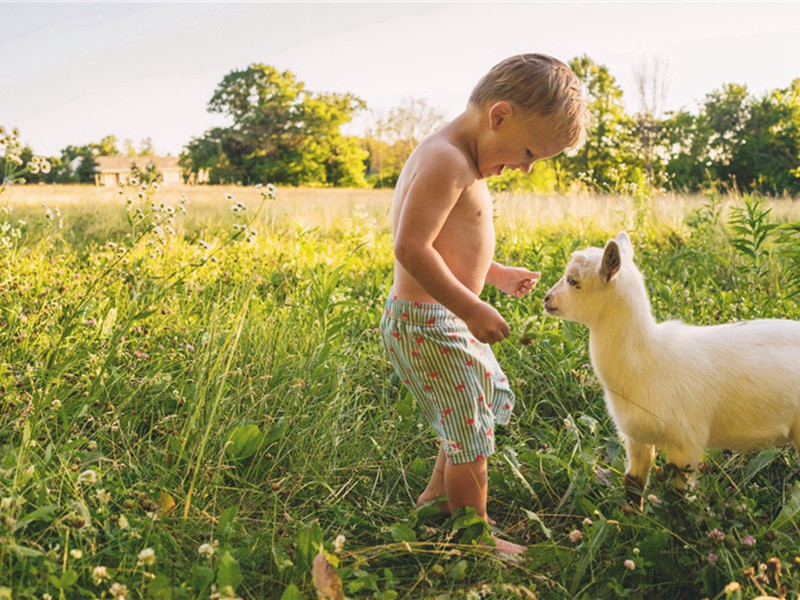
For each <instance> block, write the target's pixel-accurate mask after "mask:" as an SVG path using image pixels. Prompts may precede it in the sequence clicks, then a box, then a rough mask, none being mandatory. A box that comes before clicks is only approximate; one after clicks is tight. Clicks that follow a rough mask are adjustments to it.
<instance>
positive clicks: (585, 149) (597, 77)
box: [554, 55, 644, 191]
mask: <svg viewBox="0 0 800 600" xmlns="http://www.w3.org/2000/svg"><path fill="white" fill-rule="evenodd" d="M569 66H570V68H571V69H572V70H573V71H574V72H575V74H576V75H577V76H578V78H579V79H580V80H581V82H582V83H583V85H584V86H585V91H586V96H587V108H588V111H589V113H590V114H591V123H590V125H589V129H588V132H587V134H588V135H587V138H586V143H585V144H584V145H583V146H582V147H581V149H580V150H579V151H578V152H577V154H576V155H575V156H574V157H557V158H556V159H555V160H554V167H555V170H556V173H557V174H558V177H559V188H560V189H566V187H567V186H568V183H569V182H568V181H566V180H573V181H574V180H583V181H585V182H587V183H588V184H589V185H590V186H592V187H596V188H598V189H601V190H604V191H617V189H618V188H619V186H620V185H621V184H623V183H628V182H639V181H640V180H641V179H642V177H643V170H644V164H643V161H642V159H641V157H640V156H639V155H638V154H637V153H636V151H635V148H634V135H633V130H634V124H633V121H632V119H631V117H630V116H628V115H627V113H626V112H625V107H624V105H623V103H622V89H621V88H620V87H619V85H618V84H617V81H616V79H615V78H614V77H613V76H612V75H611V73H610V72H609V70H608V68H607V67H605V66H603V65H599V64H597V63H595V62H594V61H593V60H592V59H590V58H589V57H588V56H586V55H584V56H581V57H578V58H575V59H573V60H572V61H570V63H569Z"/></svg>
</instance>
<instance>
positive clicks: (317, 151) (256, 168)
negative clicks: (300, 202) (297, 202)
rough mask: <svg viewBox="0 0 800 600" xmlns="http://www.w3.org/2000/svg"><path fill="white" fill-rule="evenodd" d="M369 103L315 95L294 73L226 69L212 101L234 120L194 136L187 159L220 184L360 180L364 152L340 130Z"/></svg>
mask: <svg viewBox="0 0 800 600" xmlns="http://www.w3.org/2000/svg"><path fill="white" fill-rule="evenodd" d="M365 107H366V105H365V104H364V102H363V101H362V100H361V99H359V98H358V97H356V96H354V95H353V94H337V93H313V92H310V91H308V90H306V87H305V84H303V83H302V82H300V81H298V79H297V78H296V77H295V75H294V74H293V73H292V72H291V71H284V72H282V73H281V72H279V71H278V70H277V69H275V68H274V67H271V66H268V65H264V64H252V65H250V66H249V67H248V68H247V69H245V70H243V71H232V72H231V73H229V74H228V75H226V76H225V77H224V78H223V80H222V82H220V84H219V85H218V86H217V88H216V90H215V92H214V95H213V96H212V98H211V100H210V102H209V111H210V112H215V113H220V114H224V115H227V116H228V117H230V119H231V120H232V122H233V124H232V126H230V127H227V128H221V127H218V128H215V129H212V130H209V131H207V132H206V133H205V134H204V135H203V136H202V137H200V138H196V139H193V140H192V141H191V142H190V143H189V145H188V146H187V152H186V154H185V156H184V157H183V159H182V163H183V164H185V165H186V166H187V167H188V168H189V169H190V170H192V171H193V172H195V173H197V172H199V170H200V169H208V170H209V173H210V175H211V178H212V181H216V182H242V183H256V182H259V181H269V182H272V183H283V184H288V185H323V186H326V185H353V186H363V185H366V182H365V181H364V158H365V153H364V151H363V150H361V148H359V146H358V144H357V143H356V141H355V140H350V139H348V138H346V137H345V136H343V135H342V133H341V132H340V128H341V126H342V125H344V124H345V123H348V122H349V121H350V120H351V119H352V117H353V115H354V114H355V113H356V112H358V111H360V110H363V109H364V108H365Z"/></svg>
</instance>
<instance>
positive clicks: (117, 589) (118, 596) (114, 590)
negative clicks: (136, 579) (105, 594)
mask: <svg viewBox="0 0 800 600" xmlns="http://www.w3.org/2000/svg"><path fill="white" fill-rule="evenodd" d="M108 591H109V592H110V593H111V597H112V598H113V599H114V600H128V594H129V593H130V592H128V588H127V587H126V586H124V585H122V584H121V583H117V582H114V583H112V584H111V587H110V588H108Z"/></svg>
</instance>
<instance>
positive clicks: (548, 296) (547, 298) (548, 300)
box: [544, 294, 550, 302]
mask: <svg viewBox="0 0 800 600" xmlns="http://www.w3.org/2000/svg"><path fill="white" fill-rule="evenodd" d="M544 301H545V302H550V294H547V295H546V296H545V297H544Z"/></svg>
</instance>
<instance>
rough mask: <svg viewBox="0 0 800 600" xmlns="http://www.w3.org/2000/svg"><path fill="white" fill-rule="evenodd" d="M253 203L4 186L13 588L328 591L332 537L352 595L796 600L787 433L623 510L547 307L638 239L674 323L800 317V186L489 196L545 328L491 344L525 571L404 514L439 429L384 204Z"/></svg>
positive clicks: (509, 254)
mask: <svg viewBox="0 0 800 600" xmlns="http://www.w3.org/2000/svg"><path fill="white" fill-rule="evenodd" d="M181 194H186V195H187V197H188V200H189V203H188V204H184V205H183V206H184V207H185V208H186V209H187V214H185V215H184V214H182V213H181V212H180V210H178V211H177V212H176V215H175V216H174V217H170V215H169V213H168V211H167V209H166V206H165V207H164V209H163V210H159V211H158V212H155V213H154V212H153V211H152V210H151V209H150V204H151V203H155V204H156V205H157V206H158V204H159V203H161V202H164V203H165V205H169V206H172V207H174V208H179V207H180V206H182V204H181ZM226 194H232V195H234V196H235V199H234V198H226ZM262 194H263V190H254V189H243V188H232V189H220V188H186V189H170V188H164V189H162V190H160V191H157V192H155V191H154V190H152V189H149V190H147V191H146V192H145V193H144V198H142V199H139V198H138V195H137V190H130V189H128V190H126V191H125V193H124V194H122V195H118V194H117V193H116V191H115V190H106V189H102V188H93V187H52V188H51V187H34V186H28V187H17V188H11V190H10V191H9V192H8V193H6V194H4V195H3V198H2V201H3V202H6V203H8V206H9V207H10V208H11V209H12V210H10V211H6V212H5V213H3V216H0V225H3V228H2V236H3V237H4V239H5V240H6V243H5V244H4V245H3V250H1V251H0V297H1V298H2V302H0V322H2V324H3V327H2V329H0V336H2V345H0V348H2V350H0V352H2V355H0V389H2V396H1V397H0V415H2V417H0V498H1V499H2V504H1V505H0V598H2V597H13V598H44V597H46V594H49V596H50V597H52V598H83V597H86V598H95V597H97V598H111V597H115V598H118V597H129V598H138V597H153V598H207V597H227V596H230V597H235V596H236V597H242V598H281V597H283V598H312V597H315V596H316V593H315V590H314V584H313V582H312V576H311V567H312V562H313V559H314V557H315V556H316V555H317V554H318V552H319V548H320V545H322V546H323V547H324V549H325V551H326V552H327V557H328V560H329V561H330V562H331V563H332V564H334V566H336V567H337V572H338V576H339V577H340V578H341V580H342V582H343V587H344V591H345V592H346V593H347V595H348V597H354V598H356V597H368V598H484V597H486V598H488V597H491V598H526V597H540V598H619V597H632V598H657V597H675V598H700V597H708V598H726V597H730V598H751V597H754V596H757V595H760V594H771V595H773V596H779V597H795V596H796V595H797V594H798V593H800V564H798V563H800V548H798V546H797V542H796V539H797V533H798V529H797V525H796V521H797V515H798V511H800V487H798V486H796V485H795V483H794V482H795V481H797V478H798V474H800V468H798V464H797V461H796V456H795V451H794V450H793V449H768V450H764V451H762V452H760V453H755V454H751V455H738V454H731V453H726V452H715V453H711V454H709V456H707V457H706V461H705V462H704V463H703V474H702V476H701V477H700V482H699V485H698V487H697V488H696V489H695V490H694V491H693V492H692V493H691V494H690V495H689V496H688V497H685V496H681V495H679V494H678V493H677V492H675V491H673V490H671V489H670V488H669V487H668V486H667V484H666V483H664V482H662V481H660V480H658V478H656V480H655V481H654V482H653V484H652V487H651V490H650V492H651V494H652V496H651V497H650V498H649V499H648V501H647V503H646V505H645V507H644V510H643V511H641V512H630V511H627V510H624V507H625V500H624V493H623V490H622V488H621V481H620V479H621V474H622V472H623V471H624V450H623V449H622V448H621V447H620V444H619V441H618V439H617V436H616V434H615V432H614V428H613V424H612V423H611V422H610V421H609V419H608V416H607V414H606V411H605V408H604V405H603V401H602V390H601V388H600V386H599V385H598V383H597V381H596V380H595V379H594V376H593V373H592V369H591V366H590V365H589V357H588V353H587V333H586V331H585V329H583V328H582V327H580V326H578V325H575V324H572V323H566V322H562V321H558V320H554V319H550V318H547V317H545V316H544V315H543V314H542V310H541V304H542V299H543V295H544V292H545V291H546V290H547V289H548V288H549V286H550V285H552V284H553V283H554V282H555V281H556V280H557V279H558V277H559V276H560V274H561V270H562V269H563V267H564V265H565V264H566V262H567V260H568V257H569V254H570V252H571V251H572V250H573V249H574V248H578V247H584V246H587V245H598V244H602V243H603V242H604V241H605V240H606V239H607V238H608V237H609V236H611V235H613V234H615V233H616V232H617V231H618V230H620V229H628V230H630V231H631V234H632V237H633V239H634V244H635V246H636V249H637V253H638V262H639V264H640V267H641V268H642V270H643V272H644V273H645V275H646V276H647V283H648V289H649V291H650V294H651V299H652V304H653V308H654V311H655V312H656V314H657V317H658V318H659V319H668V318H681V319H684V320H686V321H688V322H692V323H698V324H709V323H717V322H725V321H731V320H735V319H750V318H756V317H782V318H795V319H797V318H800V307H798V303H797V294H796V292H797V291H798V287H797V283H798V282H797V278H796V273H797V272H798V271H800V258H798V256H800V252H798V248H799V247H800V242H799V241H798V234H797V230H796V229H792V228H790V227H769V226H767V225H778V224H784V223H789V222H796V221H798V220H800V206H798V204H797V203H793V202H791V201H786V200H784V201H775V202H769V201H766V200H763V199H760V198H738V197H730V198H728V197H726V198H720V197H717V196H710V197H707V198H686V197H663V198H657V199H647V200H646V201H643V200H642V199H627V198H612V197H593V196H587V197H570V198H561V197H553V198H533V197H515V196H503V195H501V196H498V198H497V202H496V212H497V219H496V226H497V232H498V243H497V258H498V260H500V261H501V262H507V263H513V264H521V265H526V266H530V267H532V268H536V269H539V270H541V271H542V272H543V275H542V281H541V283H540V285H539V287H538V288H537V289H536V290H535V292H534V293H533V294H532V295H531V296H530V297H529V298H526V299H523V300H518V299H514V298H510V297H504V296H501V295H500V294H498V293H496V291H495V290H493V289H489V288H487V290H486V292H485V298H486V299H487V300H489V301H490V302H492V303H493V304H494V305H495V306H497V307H498V309H499V310H500V311H501V312H502V314H503V315H504V316H505V317H506V319H507V320H508V321H509V323H510V324H511V326H512V329H513V330H514V331H515V332H520V331H521V329H522V326H523V323H525V322H527V321H530V324H531V325H530V326H531V329H532V333H533V337H534V342H535V343H534V344H533V345H532V346H530V347H524V346H521V345H520V344H519V343H517V341H516V339H515V338H516V336H512V339H510V340H508V341H506V342H504V343H503V344H500V345H499V346H496V352H497V354H498V358H499V360H500V362H501V364H502V365H503V366H504V369H505V371H506V373H507V375H508V376H509V378H510V380H511V381H512V383H513V387H514V389H515V391H516V393H517V396H518V404H517V407H516V408H515V416H514V418H513V419H512V422H511V424H510V425H509V426H507V427H504V428H503V429H502V431H501V432H500V437H499V439H498V442H499V450H498V452H497V454H496V455H495V456H493V457H492V459H491V462H490V486H491V492H490V512H491V513H492V514H493V515H494V517H495V518H496V519H497V520H498V522H499V523H500V526H501V527H502V528H503V530H504V532H505V535H506V536H508V537H509V538H510V539H513V540H514V541H517V542H519V543H524V544H527V545H529V546H531V550H530V551H529V552H528V553H527V554H526V555H525V556H524V557H523V558H522V559H521V560H520V561H517V562H509V561H507V560H503V559H500V558H498V557H495V556H494V555H493V554H491V553H487V552H486V551H483V550H481V549H480V547H478V546H475V545H473V544H471V543H469V542H470V540H473V539H480V538H481V537H482V536H483V535H485V530H484V529H483V525H482V524H480V523H476V522H475V521H474V519H472V518H471V516H470V515H469V514H464V515H458V517H459V518H458V519H451V520H450V521H448V522H446V523H443V522H442V521H441V520H438V519H436V518H435V517H432V516H431V515H430V514H428V511H425V510H423V511H414V510H412V506H413V500H414V498H416V496H417V495H418V494H419V492H420V491H421V489H422V487H423V486H424V484H425V482H426V480H427V476H428V474H429V472H430V469H431V467H432V465H433V459H434V457H435V454H436V446H435V442H434V440H433V438H432V435H431V433H430V432H429V431H428V429H427V427H426V426H425V424H424V423H423V421H422V419H421V415H420V414H419V411H418V410H417V409H416V406H415V405H414V402H413V399H411V398H410V397H409V396H408V395H407V394H406V393H405V392H404V390H403V388H402V386H401V385H400V384H399V382H398V381H397V379H396V377H394V376H393V375H392V374H391V372H390V368H389V366H388V362H387V361H386V359H385V357H384V356H383V351H382V349H381V346H380V344H379V340H378V336H377V331H376V327H377V323H378V320H379V318H380V314H381V311H382V306H383V301H384V297H385V294H386V292H387V290H388V287H389V285H390V278H391V257H392V254H391V240H390V231H389V223H388V207H389V202H390V199H391V193H390V192H385V191H379V192H378V191H376V192H367V191H352V190H280V191H279V193H278V197H277V199H274V200H271V199H268V198H265V197H264V196H263V195H262ZM128 198H129V199H130V201H131V205H130V208H129V210H126V208H125V201H126V199H128ZM237 201H238V202H242V203H243V204H244V205H246V206H247V210H246V211H245V212H244V213H241V214H237V213H234V212H232V211H231V204H233V203H234V202H237ZM42 203H44V204H46V205H47V208H49V210H50V213H49V215H50V217H51V218H48V217H47V213H46V208H45V207H44V206H42ZM139 207H140V208H142V215H143V216H142V217H141V218H138V217H137V216H136V214H137V213H136V209H137V208H139ZM56 209H57V210H56ZM768 211H771V212H768ZM128 215H130V217H131V221H130V222H129V220H128ZM170 218H172V219H174V220H173V221H172V222H170V221H169V219H170ZM20 219H22V221H24V223H20ZM154 220H155V221H158V222H155V221H154ZM167 224H169V225H170V227H173V229H174V230H175V233H174V234H165V233H163V231H162V233H158V232H157V231H153V229H152V226H160V227H162V229H163V228H165V227H166V225H167ZM234 224H235V225H242V226H244V227H245V229H244V231H241V232H239V231H237V232H236V234H235V237H233V238H232V236H233V234H234V232H233V229H232V226H233V225H234ZM250 229H252V230H255V231H256V232H257V235H256V236H255V237H254V238H253V239H252V240H251V241H250V242H249V243H248V242H247V241H245V239H246V238H247V237H249V234H248V231H249V230H250ZM764 232H766V233H764ZM762 234H764V235H762ZM162 238H163V239H162ZM109 242H111V243H112V244H114V245H109ZM120 247H123V248H124V251H123V250H121V249H120ZM339 536H341V537H339ZM337 538H339V539H338V541H337ZM339 546H341V547H339ZM150 550H152V552H150ZM737 585H738V586H739V587H738V589H737ZM726 586H727V587H726ZM214 594H217V595H216V596H214Z"/></svg>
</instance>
